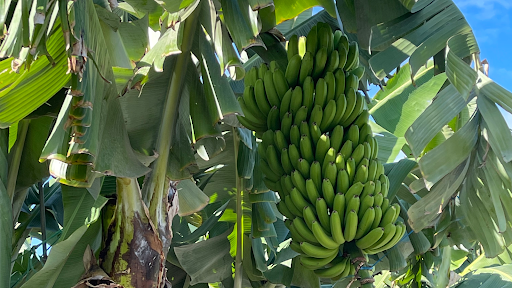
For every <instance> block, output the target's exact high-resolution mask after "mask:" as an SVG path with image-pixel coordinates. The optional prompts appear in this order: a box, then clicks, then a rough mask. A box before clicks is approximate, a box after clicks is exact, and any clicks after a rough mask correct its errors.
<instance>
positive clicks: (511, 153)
mask: <svg viewBox="0 0 512 288" xmlns="http://www.w3.org/2000/svg"><path fill="white" fill-rule="evenodd" d="M477 105H478V109H479V111H480V113H481V114H482V117H483V120H484V121H485V124H486V125H485V126H486V127H487V128H488V133H489V138H490V139H489V143H490V144H491V146H492V148H493V150H494V152H495V153H496V154H498V155H500V156H501V157H502V158H503V160H504V161H505V162H510V161H512V145H511V143H512V134H510V132H509V127H508V125H507V122H506V121H505V119H504V118H503V115H502V114H501V113H500V110H499V109H498V107H496V104H494V103H493V102H491V101H490V100H489V99H488V98H487V97H485V96H484V95H480V96H478V98H477Z"/></svg>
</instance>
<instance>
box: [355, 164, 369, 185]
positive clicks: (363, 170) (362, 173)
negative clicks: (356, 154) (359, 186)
mask: <svg viewBox="0 0 512 288" xmlns="http://www.w3.org/2000/svg"><path fill="white" fill-rule="evenodd" d="M354 181H356V182H361V183H366V181H368V167H367V166H366V165H361V167H359V169H357V171H356V176H354Z"/></svg>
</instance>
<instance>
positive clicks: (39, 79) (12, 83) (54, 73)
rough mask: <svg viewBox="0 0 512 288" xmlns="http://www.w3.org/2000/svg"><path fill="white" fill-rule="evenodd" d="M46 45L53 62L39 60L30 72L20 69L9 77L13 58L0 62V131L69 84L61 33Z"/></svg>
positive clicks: (53, 34) (43, 58)
mask: <svg viewBox="0 0 512 288" xmlns="http://www.w3.org/2000/svg"><path fill="white" fill-rule="evenodd" d="M46 45H47V47H48V53H49V54H50V55H51V56H52V58H53V60H49V59H48V57H47V56H42V57H40V58H39V59H37V60H36V61H34V62H33V63H32V64H31V66H30V69H28V68H25V67H23V68H21V69H20V70H21V71H20V72H19V73H12V72H11V62H12V61H13V59H12V58H9V59H5V60H3V61H1V62H0V67H1V68H2V69H1V71H0V79H1V80H0V127H2V128H5V127H9V126H10V125H11V124H13V123H15V122H18V121H19V120H21V119H22V118H24V117H25V116H27V115H29V114H30V113H31V112H32V111H34V110H36V109H37V108H38V107H39V106H41V105H42V104H43V103H45V102H46V101H48V99H50V98H51V97H52V96H53V95H54V94H55V93H57V92H58V91H59V90H60V89H61V88H62V87H63V86H64V85H66V83H67V82H68V81H69V79H70V76H69V74H66V71H67V69H68V67H67V57H66V53H65V49H64V39H63V36H62V33H60V31H58V30H56V31H55V32H54V33H52V34H51V36H50V37H49V39H48V40H47V44H46Z"/></svg>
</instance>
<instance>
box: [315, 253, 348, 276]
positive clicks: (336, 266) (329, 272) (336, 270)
mask: <svg viewBox="0 0 512 288" xmlns="http://www.w3.org/2000/svg"><path fill="white" fill-rule="evenodd" d="M337 259H339V260H338V261H336V260H337ZM332 263H333V265H332V266H331V267H328V268H321V269H316V270H315V271H314V272H315V274H316V275H317V276H318V277H320V278H334V277H337V276H338V275H340V274H341V273H343V270H345V267H346V266H347V265H350V263H349V258H346V257H344V258H340V257H338V258H336V259H334V260H333V262H332Z"/></svg>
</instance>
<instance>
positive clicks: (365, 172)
mask: <svg viewBox="0 0 512 288" xmlns="http://www.w3.org/2000/svg"><path fill="white" fill-rule="evenodd" d="M301 40H303V39H301ZM299 42H300V44H299ZM301 45H302V47H299V46H301ZM304 46H305V47H304ZM299 51H301V52H299ZM287 54H288V66H287V67H286V69H285V70H284V71H283V69H281V68H280V67H278V65H277V64H276V62H271V63H270V65H269V66H267V64H265V63H264V64H262V65H261V66H260V67H258V68H256V67H253V68H252V69H250V70H249V71H248V72H247V74H246V77H245V89H244V93H243V96H242V97H239V98H238V101H239V103H240V106H241V107H242V110H243V112H244V115H245V116H238V119H239V121H240V123H241V124H242V125H244V126H245V127H246V128H248V129H251V130H254V131H255V132H256V136H257V137H258V138H260V139H261V140H262V141H261V143H260V144H259V145H258V148H257V149H258V153H259V154H260V156H261V158H262V161H261V162H260V169H261V170H262V171H263V174H264V175H265V178H264V182H265V184H266V185H267V187H268V188H269V189H271V190H273V191H275V192H277V193H278V194H279V196H280V202H279V203H278V209H279V211H280V212H281V213H282V214H283V215H284V216H285V217H286V218H287V220H286V221H285V224H286V225H287V227H288V228H289V229H290V232H291V236H292V242H291V248H292V249H293V250H295V251H296V252H298V253H300V254H301V255H300V256H299V257H300V262H301V263H302V265H303V266H304V267H306V268H308V269H311V270H313V271H314V272H315V273H316V274H317V275H318V276H319V277H321V278H331V279H333V280H337V279H341V278H343V277H346V276H348V275H354V273H357V270H356V267H355V265H353V264H352V262H353V261H351V254H352V255H354V254H357V253H355V252H356V251H354V249H359V251H357V252H359V255H361V252H362V253H363V255H364V254H376V253H379V252H382V251H384V250H387V249H390V248H391V247H393V246H394V245H395V244H397V243H398V241H399V240H400V239H401V238H402V237H403V236H404V234H405V232H406V227H405V225H404V223H402V222H399V223H396V221H397V218H398V215H399V213H400V206H399V205H398V204H393V205H390V203H389V200H388V198H387V194H388V189H389V180H388V178H387V176H386V175H384V166H383V165H382V164H381V163H380V162H379V161H378V160H377V151H378V145H377V141H376V139H375V138H374V137H373V133H372V130H371V128H370V126H369V124H368V121H369V113H368V110H367V109H366V107H365V101H364V98H363V95H361V94H360V93H359V92H357V90H358V84H359V80H360V78H361V77H362V76H363V74H364V67H363V66H360V65H359V49H358V45H357V43H356V42H350V41H349V40H348V38H347V36H346V35H344V34H343V33H342V32H341V31H340V30H337V31H335V32H334V33H333V32H332V29H331V27H330V26H329V25H328V24H325V23H318V24H317V25H316V26H314V27H313V28H312V29H311V31H310V32H309V33H308V35H307V37H306V40H305V41H299V39H298V37H297V36H293V37H291V38H290V39H289V41H288V45H287ZM395 223H396V224H395ZM348 244H350V245H348Z"/></svg>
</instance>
